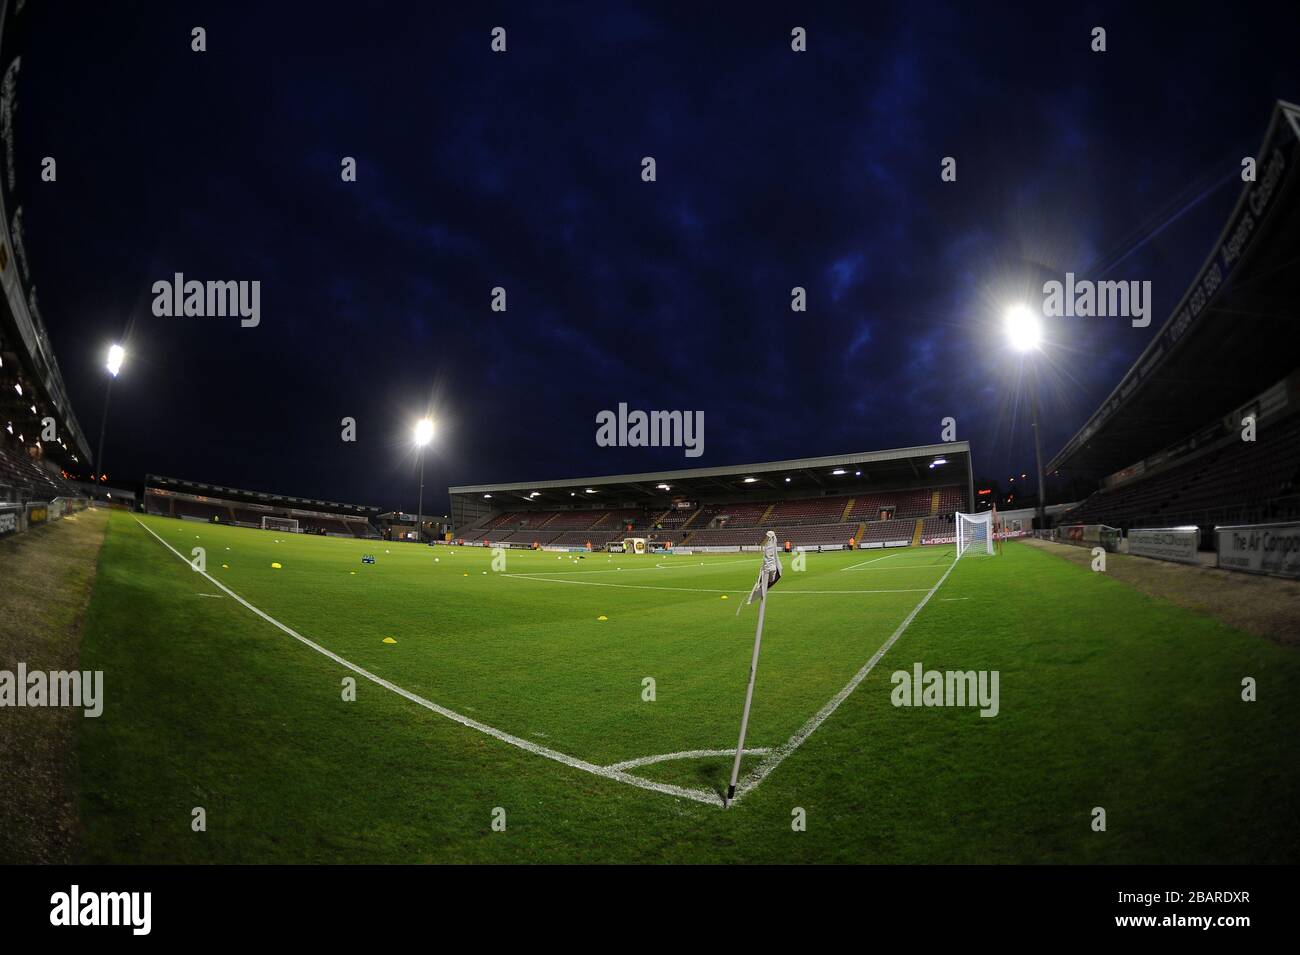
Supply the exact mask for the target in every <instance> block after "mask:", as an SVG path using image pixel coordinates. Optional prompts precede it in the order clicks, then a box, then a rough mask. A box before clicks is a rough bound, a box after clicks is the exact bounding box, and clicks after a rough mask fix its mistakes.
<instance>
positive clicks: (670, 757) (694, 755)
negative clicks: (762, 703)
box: [608, 746, 771, 769]
mask: <svg viewBox="0 0 1300 955" xmlns="http://www.w3.org/2000/svg"><path fill="white" fill-rule="evenodd" d="M769 752H771V750H770V749H768V747H766V746H752V747H750V748H748V749H746V750H745V753H746V754H748V755H751V756H763V755H766V754H767V753H769ZM735 755H736V750H735V749H734V748H732V749H688V750H685V751H683V752H680V753H659V754H657V755H655V756H639V757H637V758H636V759H625V760H623V762H621V763H611V764H610V765H609V767H608V768H610V769H633V768H635V767H637V766H650V765H651V764H653V763H671V762H673V761H674V760H678V759H706V758H708V757H709V756H735Z"/></svg>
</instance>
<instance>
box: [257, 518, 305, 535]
mask: <svg viewBox="0 0 1300 955" xmlns="http://www.w3.org/2000/svg"><path fill="white" fill-rule="evenodd" d="M262 530H264V531H284V532H286V533H288V534H296V533H298V519H297V518H296V517H270V516H268V515H266V514H263V515H262Z"/></svg>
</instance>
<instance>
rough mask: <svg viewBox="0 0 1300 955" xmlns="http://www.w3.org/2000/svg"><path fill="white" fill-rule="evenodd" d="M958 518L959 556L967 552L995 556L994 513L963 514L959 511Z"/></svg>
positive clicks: (963, 555)
mask: <svg viewBox="0 0 1300 955" xmlns="http://www.w3.org/2000/svg"><path fill="white" fill-rule="evenodd" d="M955 517H956V519H957V556H958V557H965V556H966V555H967V554H984V555H986V556H989V557H991V556H993V514H992V513H991V512H989V511H984V512H983V513H982V514H963V513H962V512H961V511H958V512H957V513H956V515H955Z"/></svg>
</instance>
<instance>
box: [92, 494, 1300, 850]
mask: <svg viewBox="0 0 1300 955" xmlns="http://www.w3.org/2000/svg"><path fill="white" fill-rule="evenodd" d="M196 547H200V548H202V549H203V558H204V560H205V562H206V573H199V572H196V571H195V570H194V569H192V567H191V565H190V561H191V559H192V558H193V549H194V548H196ZM363 555H373V556H374V557H375V562H374V563H373V564H366V563H362V557H363ZM504 560H505V565H504V566H501V564H500V563H499V562H498V563H497V564H495V565H494V557H493V553H492V551H491V550H489V549H487V548H482V547H465V548H447V547H437V548H428V547H418V546H415V545H410V544H405V545H402V544H392V543H383V542H369V541H359V540H358V541H352V540H338V539H332V538H319V537H308V536H299V535H285V534H282V533H278V532H273V531H260V530H246V529H238V528H228V527H220V526H214V525H205V524H197V523H193V522H183V521H175V520H168V519H163V518H153V517H136V516H134V515H130V514H126V513H120V512H119V513H114V514H113V515H112V520H111V524H110V528H109V533H108V537H107V539H106V541H105V544H104V548H103V550H102V552H101V554H100V563H99V571H98V578H97V583H96V587H95V592H94V595H93V598H92V601H91V605H90V610H89V612H88V619H87V624H86V631H85V636H84V641H83V648H82V659H81V667H82V669H90V670H103V671H104V673H105V690H106V703H105V709H104V713H103V715H102V716H101V717H99V718H98V719H93V720H82V721H80V726H79V729H80V734H81V735H80V740H79V753H80V787H79V791H80V800H81V817H82V825H83V840H82V841H83V848H84V855H85V859H86V861H90V862H131V861H156V862H294V861H307V862H424V861H434V862H439V861H441V862H461V861H464V862H471V861H496V862H509V861H531V862H545V861H556V862H599V861H609V862H633V863H634V862H653V861H690V862H728V861H730V862H735V861H754V862H782V861H793V862H813V861H838V862H982V861H995V862H1210V861H1213V862H1284V861H1286V862H1294V861H1296V860H1297V858H1300V849H1298V847H1297V845H1296V844H1295V842H1294V841H1293V839H1292V837H1291V836H1290V835H1289V834H1291V833H1294V832H1295V826H1294V812H1295V810H1294V797H1295V794H1296V792H1297V785H1296V784H1297V775H1298V771H1297V767H1296V761H1295V760H1294V759H1293V758H1291V756H1290V754H1291V753H1292V751H1293V736H1294V728H1295V726H1296V725H1297V716H1300V707H1298V706H1297V703H1296V702H1295V699H1296V697H1295V695H1294V694H1292V693H1289V692H1287V689H1286V688H1288V687H1291V686H1293V685H1295V681H1296V680H1297V679H1298V678H1300V659H1298V658H1297V651H1296V648H1294V647H1286V646H1279V645H1277V644H1275V643H1272V642H1270V641H1268V640H1264V639H1262V638H1258V637H1254V636H1250V635H1247V634H1244V633H1241V632H1239V631H1236V630H1234V629H1232V628H1230V627H1228V626H1226V625H1223V624H1221V623H1218V622H1216V621H1215V620H1213V619H1211V618H1209V617H1206V616H1202V615H1199V614H1196V613H1194V612H1191V611H1188V610H1184V609H1180V608H1177V607H1174V606H1173V605H1171V604H1168V603H1165V602H1162V601H1158V600H1154V599H1152V598H1149V597H1146V596H1143V595H1142V594H1140V593H1138V592H1137V591H1135V590H1132V589H1130V588H1128V587H1126V586H1124V585H1122V584H1119V583H1117V582H1115V581H1113V580H1109V579H1107V577H1106V575H1105V574H1102V573H1091V572H1088V571H1087V570H1083V569H1080V568H1079V567H1076V566H1074V565H1072V564H1071V563H1069V562H1066V561H1063V560H1061V559H1059V558H1058V557H1055V556H1053V555H1051V554H1047V553H1044V552H1041V551H1038V550H1035V549H1033V548H1031V547H1029V546H1026V545H1019V544H1009V545H1008V546H1007V547H1006V549H1005V553H1004V554H1003V555H1002V556H1000V557H995V558H987V557H974V558H967V559H963V560H961V561H959V562H954V560H953V548H952V547H951V546H946V547H944V546H938V547H926V548H906V549H898V550H891V551H880V550H877V551H859V552H841V553H833V554H832V553H828V554H809V555H807V557H806V566H805V567H804V569H802V570H799V569H796V568H795V567H793V566H792V562H791V558H790V557H789V556H788V555H786V556H784V557H783V562H784V568H785V574H784V577H783V578H782V580H781V582H780V584H779V585H778V586H777V587H776V588H775V589H774V590H773V592H772V595H771V597H770V599H769V602H768V607H767V612H766V624H765V627H764V635H763V648H762V658H761V661H760V664H759V670H758V680H757V687H756V690H755V696H754V706H753V712H752V716H751V719H750V725H749V731H748V734H747V741H746V745H747V749H752V751H751V752H750V754H749V755H747V757H746V760H745V764H744V767H743V769H742V774H741V775H742V786H741V793H742V796H741V798H740V799H739V801H738V802H736V803H735V804H734V805H733V806H731V807H730V808H728V809H723V808H722V802H721V793H722V792H723V790H724V789H725V786H726V782H727V775H728V773H729V770H730V763H731V758H730V755H729V751H731V750H734V747H735V745H736V735H737V732H738V729H739V719H740V711H741V706H742V704H743V700H744V692H745V685H746V682H747V679H748V669H749V660H750V654H751V652H752V649H753V637H754V625H755V621H756V614H757V607H756V606H752V607H747V608H745V609H743V610H742V611H741V612H740V613H739V614H737V608H738V607H739V606H740V605H741V603H742V602H743V600H744V598H745V597H746V595H747V594H748V592H749V589H750V587H751V586H752V584H753V582H754V579H755V576H756V574H757V570H758V563H759V558H758V555H755V554H719V555H707V556H706V555H695V556H685V555H683V556H673V557H664V556H657V555H646V556H632V555H607V554H590V555H586V557H585V558H581V559H579V558H578V557H577V556H576V555H568V554H558V555H557V554H554V553H546V552H529V551H513V550H512V551H506V552H505V554H504ZM273 563H274V564H279V565H280V567H279V568H274V567H273V566H272V564H273ZM918 664H919V665H920V666H921V667H922V668H923V670H925V671H962V672H968V671H975V672H984V673H996V674H997V677H998V683H997V686H998V690H999V696H998V701H997V711H996V715H991V716H982V715H981V711H980V707H979V706H970V705H968V706H895V705H894V703H893V702H892V700H891V697H892V696H893V695H894V690H895V682H894V680H893V679H892V677H893V674H895V673H896V672H898V671H906V672H907V673H908V674H909V676H910V675H911V674H912V673H913V672H914V668H915V667H916V666H917V665H918ZM1245 677H1251V678H1253V679H1254V680H1256V681H1257V684H1258V701H1257V702H1254V703H1246V702H1243V701H1242V699H1241V684H1242V680H1243V678H1245ZM350 682H352V683H354V684H355V691H354V692H352V691H351V688H350V687H349V685H348V684H349V683H350ZM199 808H201V809H202V810H203V816H204V818H205V821H206V829H205V831H201V832H196V831H194V827H193V825H192V821H193V818H194V810H196V809H199ZM1097 808H1102V809H1104V810H1105V819H1106V829H1105V831H1096V829H1095V824H1094V820H1095V819H1096V812H1095V810H1096V809H1097ZM494 820H496V821H497V822H498V825H497V827H495V828H494V826H493V822H494ZM502 820H503V821H504V830H501V827H500V823H501V821H502ZM800 820H804V821H806V822H805V825H804V826H802V827H801V826H799V825H797V824H796V823H797V822H798V821H800ZM1280 834H1288V835H1286V836H1285V837H1283V838H1279V835H1280Z"/></svg>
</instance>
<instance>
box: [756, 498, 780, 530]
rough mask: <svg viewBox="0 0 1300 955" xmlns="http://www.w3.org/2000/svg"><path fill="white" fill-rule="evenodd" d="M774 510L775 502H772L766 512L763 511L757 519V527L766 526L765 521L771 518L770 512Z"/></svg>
mask: <svg viewBox="0 0 1300 955" xmlns="http://www.w3.org/2000/svg"><path fill="white" fill-rule="evenodd" d="M775 510H776V501H773V502H772V503H771V504H769V505H767V510H765V511H764V512H763V516H762V517H760V518H759V519H758V526H759V527H762V526H763V525H764V524H766V523H767V519H768V518H769V517H771V516H772V512H773V511H775Z"/></svg>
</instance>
